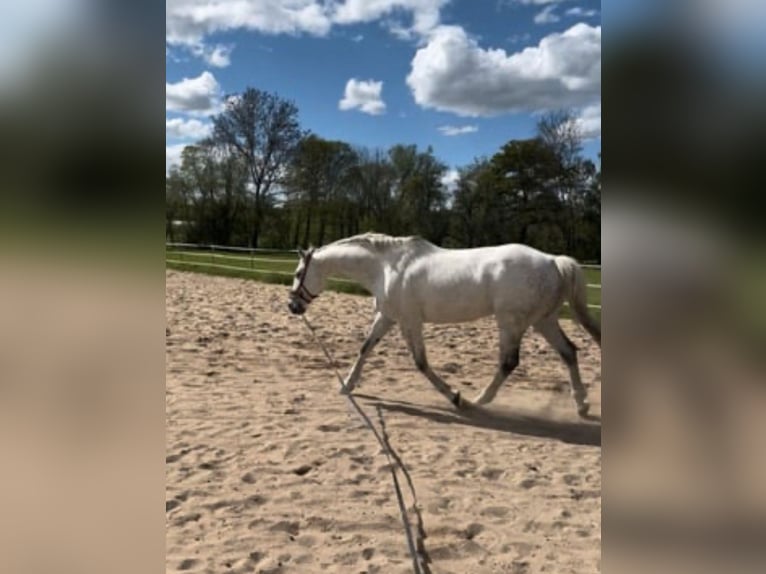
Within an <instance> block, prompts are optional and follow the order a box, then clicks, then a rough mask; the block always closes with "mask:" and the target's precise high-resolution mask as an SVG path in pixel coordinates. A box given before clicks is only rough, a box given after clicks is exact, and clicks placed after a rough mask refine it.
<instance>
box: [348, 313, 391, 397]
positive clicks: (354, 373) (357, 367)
mask: <svg viewBox="0 0 766 574" xmlns="http://www.w3.org/2000/svg"><path fill="white" fill-rule="evenodd" d="M393 325H394V321H392V320H391V319H389V318H388V317H384V316H383V315H382V314H381V313H376V314H375V320H374V321H373V322H372V327H371V328H370V333H369V334H368V335H367V338H366V339H365V341H364V343H363V344H362V348H361V349H360V350H359V356H358V357H357V359H356V362H355V363H354V366H353V367H351V371H350V372H349V374H348V376H347V377H346V380H345V381H343V389H341V392H342V393H350V392H351V391H353V390H354V387H355V386H356V384H357V383H358V382H359V377H360V376H361V374H362V367H363V366H364V362H365V360H366V359H367V357H368V356H369V354H370V353H371V352H372V350H373V349H374V348H375V345H377V344H378V343H379V342H380V340H381V339H382V338H383V337H384V336H385V334H386V333H388V331H390V330H391V327H393Z"/></svg>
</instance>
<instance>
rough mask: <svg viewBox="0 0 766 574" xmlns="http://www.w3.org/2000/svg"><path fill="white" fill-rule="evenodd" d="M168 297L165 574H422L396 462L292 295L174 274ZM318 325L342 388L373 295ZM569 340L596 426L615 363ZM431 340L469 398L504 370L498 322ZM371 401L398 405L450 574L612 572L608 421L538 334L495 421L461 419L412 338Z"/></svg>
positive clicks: (392, 340) (334, 298)
mask: <svg viewBox="0 0 766 574" xmlns="http://www.w3.org/2000/svg"><path fill="white" fill-rule="evenodd" d="M166 298H167V300H166V303H167V305H166V309H167V310H166V317H167V331H166V335H167V338H166V340H167V343H166V344H167V347H166V359H167V362H166V373H167V382H166V417H167V433H166V444H167V452H166V481H167V487H166V490H167V492H166V517H167V520H166V523H167V546H166V552H167V571H168V572H181V571H184V572H214V573H222V572H223V573H227V572H261V573H334V572H337V573H343V574H352V573H353V574H359V573H363V572H364V573H368V574H372V573H376V572H377V573H381V574H398V573H406V572H412V565H411V559H410V556H409V553H408V551H407V544H406V540H405V537H404V533H403V530H402V525H401V519H400V515H399V511H398V507H397V503H396V496H395V494H394V490H393V488H392V481H391V475H390V473H389V471H388V467H387V466H386V464H387V463H386V458H385V456H384V454H383V453H382V452H381V449H380V447H379V446H378V444H377V442H375V439H374V438H373V436H372V434H371V433H370V432H369V431H368V430H367V429H366V428H365V427H364V426H363V425H362V424H361V423H360V421H359V419H358V418H357V417H356V416H355V415H354V414H353V412H352V411H351V410H350V407H349V406H348V403H347V401H346V399H345V398H344V397H343V396H341V395H340V394H339V393H338V381H337V379H336V378H335V375H334V374H333V372H332V370H331V369H330V368H329V367H328V365H327V361H326V359H325V357H324V355H323V354H322V352H321V351H320V350H319V348H318V347H317V346H316V344H315V343H314V342H313V340H312V339H311V337H310V334H309V332H308V331H307V329H306V328H305V326H304V325H303V323H302V322H301V320H300V319H299V318H297V317H294V316H291V315H290V314H289V313H288V312H287V288H286V287H284V286H277V285H266V284H262V283H257V282H252V281H245V280H240V279H229V278H222V277H211V276H205V275H197V274H191V273H179V272H174V271H168V272H167V275H166ZM307 316H308V317H309V319H310V320H311V321H312V323H313V324H314V325H315V326H316V327H317V331H318V333H319V335H320V336H321V337H322V339H323V340H324V341H325V343H326V345H327V347H328V348H329V349H330V351H331V352H332V353H333V354H334V356H335V358H336V360H337V361H338V363H339V366H340V368H341V372H342V373H344V374H345V373H346V371H347V370H348V368H349V367H350V365H351V364H352V361H353V360H354V358H355V356H356V354H357V353H358V351H359V348H360V345H361V343H362V341H363V340H364V335H365V333H366V331H367V329H368V326H369V323H370V321H371V319H372V301H371V299H369V298H365V297H356V296H350V295H344V294H336V293H324V294H323V295H322V296H321V297H320V298H319V299H318V300H317V301H316V302H315V303H314V304H313V305H312V307H311V308H310V309H309V311H308V314H307ZM562 325H563V328H564V330H565V331H566V332H567V334H568V335H569V336H570V338H571V339H572V340H573V341H574V342H575V343H576V344H577V346H578V347H579V348H580V353H579V360H580V369H581V372H582V376H583V380H584V382H585V384H586V387H587V388H588V394H589V399H590V402H591V404H592V408H591V412H592V413H593V414H595V415H599V414H600V411H601V400H600V398H601V359H600V349H599V347H598V346H597V345H596V344H595V343H594V342H593V341H591V340H590V339H589V338H588V337H587V334H586V333H585V332H584V331H583V330H582V329H580V328H579V327H578V326H576V325H574V324H572V323H570V322H568V321H562ZM426 345H427V349H428V356H429V361H430V363H431V365H432V366H433V367H434V370H435V371H436V372H437V373H440V374H441V375H442V376H443V377H444V378H445V379H446V380H447V382H448V383H449V384H451V385H452V386H453V387H455V388H458V389H460V390H461V392H462V394H463V396H466V397H468V398H471V397H474V396H475V395H477V394H478V392H479V391H480V390H481V389H482V388H483V387H484V386H485V385H486V384H487V383H489V381H490V380H491V378H492V376H493V374H494V371H495V365H496V357H497V330H496V328H495V325H494V321H493V320H492V319H491V318H488V319H485V320H481V321H478V322H475V323H467V324H461V325H448V326H427V328H426ZM356 394H357V397H358V398H359V401H360V403H361V404H362V406H363V407H364V408H365V410H366V411H367V412H368V413H370V414H371V415H375V412H376V406H378V405H379V406H380V407H381V410H382V413H383V416H384V418H385V421H386V426H387V430H388V434H389V436H390V439H391V444H392V445H393V447H394V448H395V449H396V451H397V452H398V453H399V455H400V456H401V459H402V460H403V462H404V463H405V465H406V466H407V467H408V469H409V471H410V474H411V476H412V479H413V481H414V485H415V489H416V491H417V495H418V498H419V503H420V504H419V508H420V510H421V513H422V517H423V520H424V523H425V530H426V533H427V535H428V536H427V538H426V539H425V548H426V551H427V553H428V555H429V557H430V559H431V563H430V569H431V571H432V572H433V573H434V574H446V573H452V574H472V573H485V572H486V573H516V574H524V573H534V572H550V573H553V574H566V573H588V574H590V573H593V572H599V571H600V563H601V428H600V424H599V423H598V422H597V421H583V420H581V419H579V418H578V417H577V414H576V409H575V405H574V402H573V401H572V400H571V398H570V396H569V384H568V374H567V370H566V368H565V366H564V365H563V364H562V363H561V361H560V360H559V358H558V356H557V355H556V353H555V352H554V351H553V349H551V348H550V347H548V346H547V344H546V343H545V341H544V340H543V339H542V338H541V337H539V336H537V335H535V334H534V333H531V332H530V333H528V334H527V336H526V337H525V338H524V342H523V346H522V351H521V364H520V366H519V367H518V368H517V370H516V371H515V372H514V374H513V376H512V378H511V380H510V381H508V382H506V384H505V385H504V386H503V387H502V388H501V389H500V392H499V393H498V396H497V397H496V399H495V401H494V402H493V403H492V405H490V406H489V407H488V408H486V409H476V410H474V411H472V412H470V413H468V414H461V413H458V412H456V411H455V409H454V408H453V407H452V405H451V404H450V403H449V402H448V401H446V400H445V399H444V398H443V397H442V396H441V395H440V394H438V393H437V392H436V390H435V389H434V388H433V387H432V386H431V385H430V383H429V382H428V381H427V380H426V379H425V378H424V377H423V376H422V375H421V374H420V373H418V372H417V370H416V369H415V367H414V365H413V361H412V358H411V357H410V356H409V354H408V352H407V350H406V348H405V345H404V342H403V340H402V338H401V335H400V334H399V332H398V330H396V329H394V330H392V332H391V333H390V334H389V335H387V336H386V338H385V339H384V340H383V341H382V342H381V343H380V345H378V347H377V348H376V349H375V351H374V352H373V354H372V355H371V357H370V359H369V361H368V363H367V365H366V367H365V370H364V373H363V376H362V381H361V383H360V386H359V388H358V389H357V391H356ZM407 495H408V491H407V490H406V489H405V496H407ZM406 500H408V504H409V503H410V502H411V501H410V499H409V498H407V499H406Z"/></svg>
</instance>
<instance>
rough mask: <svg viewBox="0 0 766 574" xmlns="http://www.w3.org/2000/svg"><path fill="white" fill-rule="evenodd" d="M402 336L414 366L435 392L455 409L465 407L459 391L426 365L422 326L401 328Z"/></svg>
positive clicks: (465, 401) (466, 402)
mask: <svg viewBox="0 0 766 574" xmlns="http://www.w3.org/2000/svg"><path fill="white" fill-rule="evenodd" d="M402 335H403V336H404V340H405V341H406V342H407V346H408V347H409V349H410V352H411V353H412V358H413V359H415V366H416V367H417V368H418V370H419V371H420V372H421V373H423V374H424V375H425V376H426V378H427V379H428V380H429V381H431V384H432V385H433V386H434V387H436V390H437V391H439V392H440V393H441V394H443V395H444V396H445V397H447V399H449V401H450V402H451V403H452V404H453V405H455V406H456V407H457V408H460V407H463V406H466V405H467V404H468V403H469V401H467V400H466V399H464V398H462V397H461V396H460V391H454V390H452V388H451V387H450V386H449V385H448V384H447V383H446V382H444V380H443V379H442V378H441V377H440V376H439V375H437V374H436V373H434V371H433V369H431V367H430V365H429V364H428V357H427V356H426V346H425V343H424V342H423V327H422V325H416V326H408V327H402Z"/></svg>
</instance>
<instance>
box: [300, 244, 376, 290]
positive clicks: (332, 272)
mask: <svg viewBox="0 0 766 574" xmlns="http://www.w3.org/2000/svg"><path fill="white" fill-rule="evenodd" d="M315 258H316V260H317V262H319V263H320V264H321V268H322V275H323V276H324V277H325V278H327V277H329V276H339V277H344V278H346V279H351V280H353V281H356V282H358V283H360V284H362V285H363V286H364V287H365V288H366V289H367V290H368V291H370V292H373V290H374V288H375V284H376V283H377V282H378V280H379V278H380V276H381V274H382V272H383V260H382V259H381V258H378V257H376V256H375V255H374V254H372V253H371V252H370V251H368V250H367V249H364V248H363V247H359V246H350V245H337V246H336V245H328V246H327V247H325V248H323V249H321V250H320V251H318V252H317V254H316V256H315Z"/></svg>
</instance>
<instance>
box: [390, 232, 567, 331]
mask: <svg viewBox="0 0 766 574" xmlns="http://www.w3.org/2000/svg"><path fill="white" fill-rule="evenodd" d="M403 275H404V276H403V278H402V295H403V296H404V300H405V303H406V304H407V305H409V306H410V307H412V310H413V311H414V310H415V309H417V310H419V311H421V316H422V319H423V320H424V321H427V322H436V323H441V322H461V321H471V320H475V319H478V318H480V317H484V316H487V315H491V314H500V313H508V314H523V315H527V314H532V315H534V314H537V310H538V308H539V307H540V305H541V304H542V305H544V306H545V307H546V308H548V307H550V306H551V305H552V300H553V299H555V298H556V297H557V295H558V292H557V289H558V285H559V282H558V280H557V279H558V272H557V271H556V267H555V263H554V261H553V257H552V256H551V255H548V254H546V253H543V252H541V251H538V250H537V249H534V248H532V247H529V246H527V245H522V244H508V245H499V246H494V247H479V248H473V249H435V250H433V251H432V252H430V253H428V254H426V255H424V256H422V257H419V258H418V259H416V260H414V261H413V262H412V263H411V265H409V266H408V267H407V269H406V270H404V274H403Z"/></svg>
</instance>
